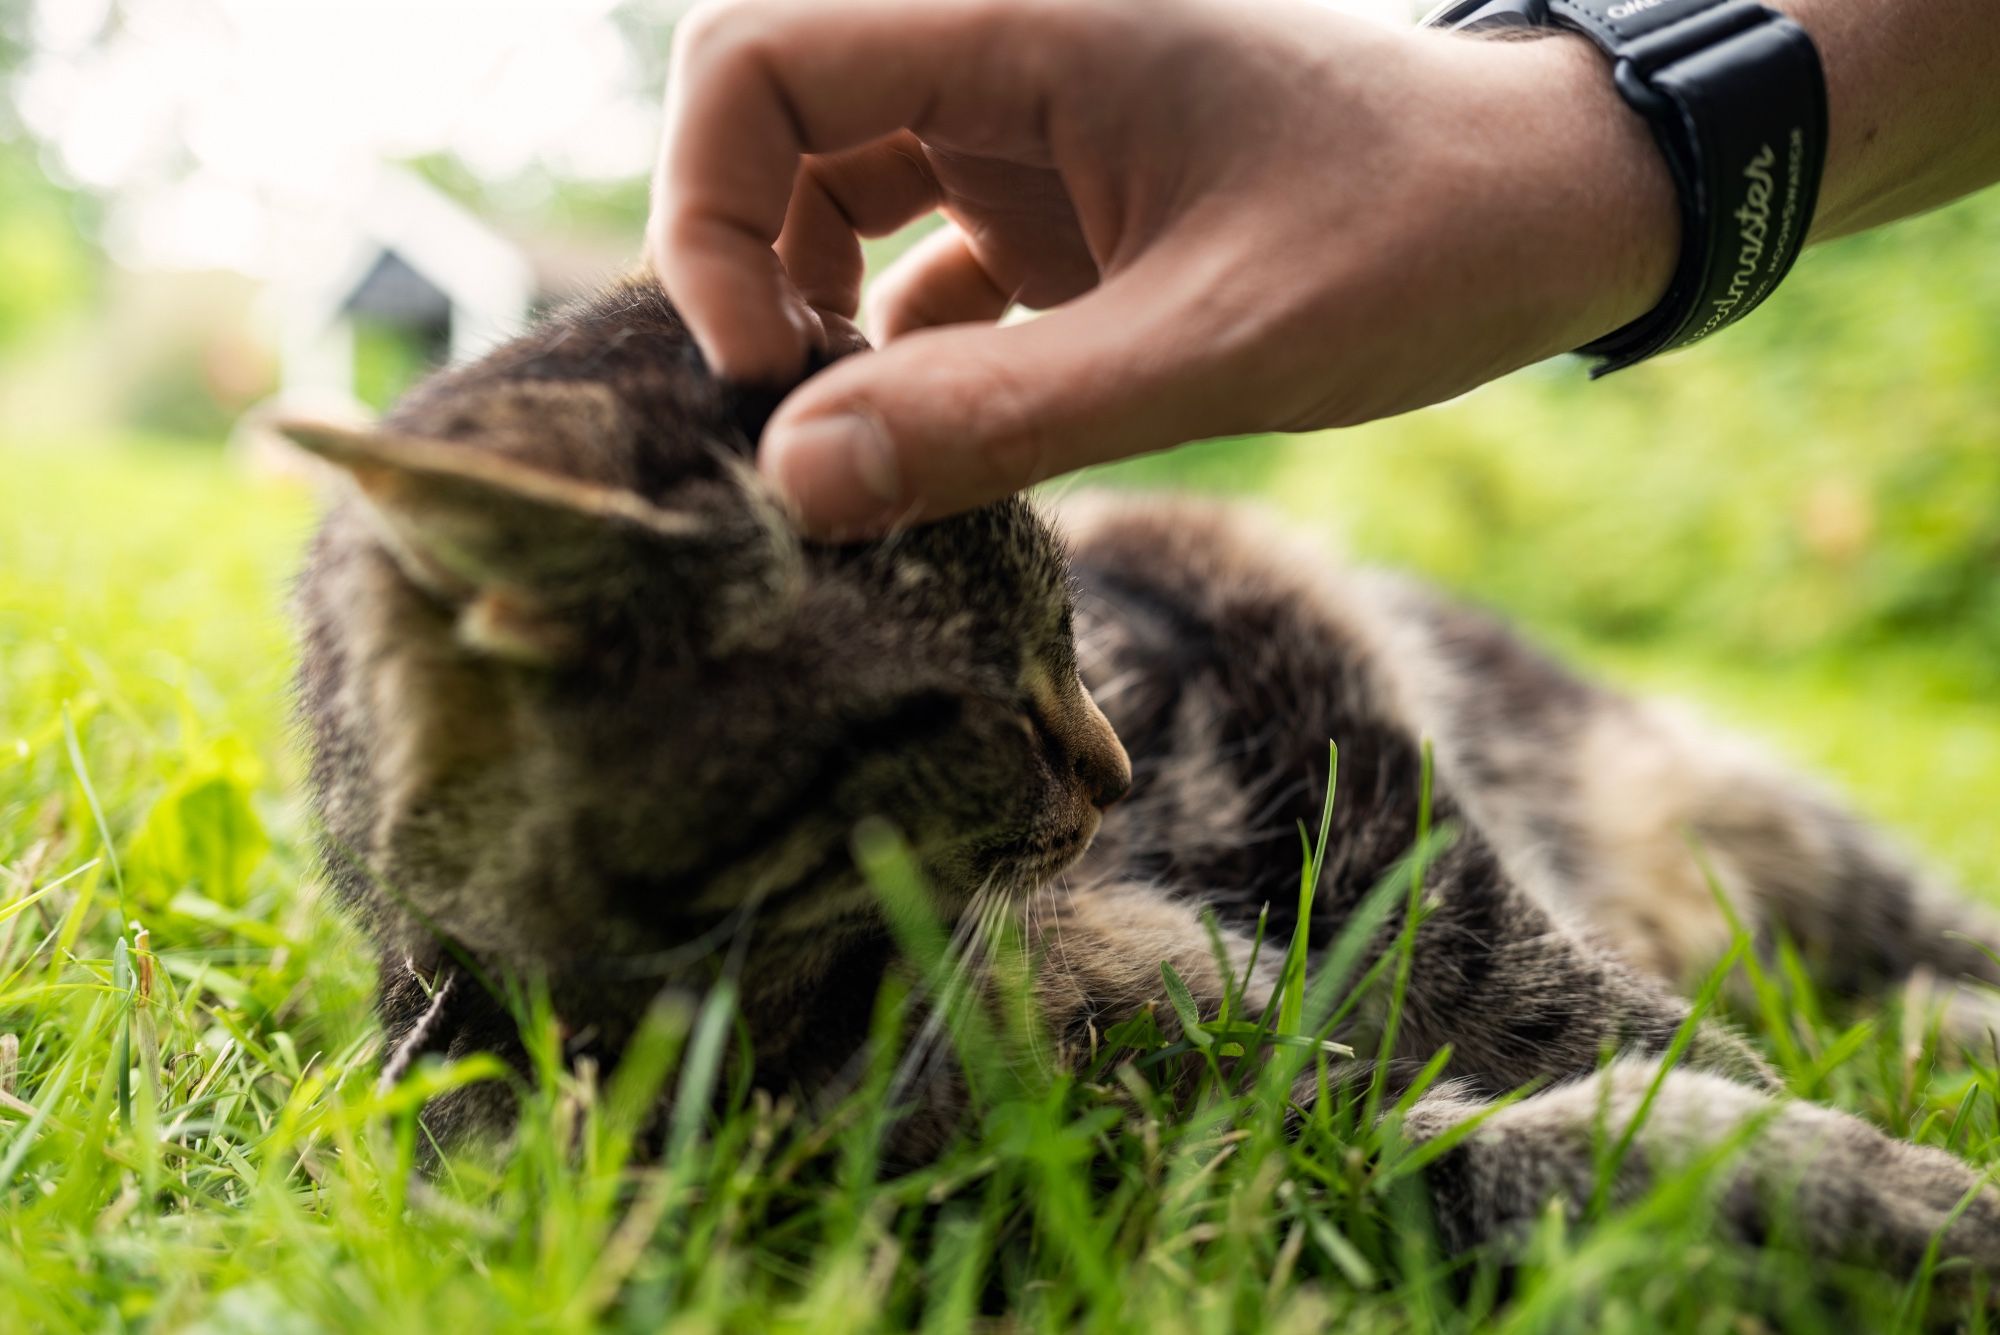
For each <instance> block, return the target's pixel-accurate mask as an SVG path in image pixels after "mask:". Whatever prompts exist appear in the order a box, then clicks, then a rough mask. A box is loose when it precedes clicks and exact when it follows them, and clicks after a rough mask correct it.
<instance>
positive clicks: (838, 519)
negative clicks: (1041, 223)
mask: <svg viewBox="0 0 2000 1335" xmlns="http://www.w3.org/2000/svg"><path fill="white" fill-rule="evenodd" d="M1134 276H1135V277H1137V276H1138V275H1137V274H1136V273H1135V275H1134ZM1146 289H1147V285H1146V284H1144V283H1136V284H1131V285H1125V284H1118V285H1113V286H1108V287H1105V288H1100V289H1098V290H1097V291H1096V292H1093V293H1092V294H1090V295H1088V296H1086V297H1084V298H1082V299H1080V300H1078V301H1076V302H1074V303H1072V304H1070V305H1068V306H1064V307H1062V308H1060V309H1058V310H1056V311H1053V312H1051V313H1050V314H1048V315H1046V316H1043V317H1041V318H1039V319H1036V320H1032V321H1029V322H1027V323H1025V324H1021V325H1016V326H1012V327H1005V328H1001V327H993V326H981V327H971V328H949V329H926V330H921V331H919V332H917V333H914V334H911V335H909V336H908V337H905V338H903V339H901V340H899V341H897V342H895V343H893V344H891V345H889V346H888V347H886V348H884V349H882V350H881V351H879V352H875V353H871V354H868V355H867V356H863V357H857V358H853V359H850V360H848V361H845V362H841V363H839V364H837V365H835V366H833V367H831V368H829V369H828V370H826V371H824V372H822V373H821V374H820V375H818V376H816V377H814V378H813V379H812V380H810V381H808V382H807V383H806V384H805V385H803V386H802V387H801V388H800V389H799V390H798V391H797V392H796V393H794V394H793V395H792V397H791V398H790V399H788V400H786V402H785V404H784V406H783V407H781V408H780V409H779V411H778V414H777V416H776V417H775V418H773V419H772V422H771V425H770V426H769V427H768V428H767V429H766V431H765V434H764V440H763V444H762V447H761V449H760V451H759V455H758V466H759V468H760V469H761V470H762V471H763V473H764V475H765V476H766V477H767V478H769V479H771V480H772V482H773V483H774V484H775V485H776V486H777V487H778V489H779V490H780V491H782V492H783V493H784V494H785V495H786V496H787V497H789V498H790V500H791V502H792V504H793V507H794V509H795V511H796V513H797V515H798V518H799V522H800V525H801V527H802V528H804V529H805V530H806V531H807V532H808V533H811V534H813V535H815V536H819V537H823V538H828V539H833V540H849V539H856V538H861V537H866V536H871V535H874V534H877V533H879V532H881V531H883V530H884V529H886V528H889V527H892V526H894V525H896V524H899V523H904V522H916V521H919V520H923V519H929V518H935V517H937V516H940V515H945V514H951V513H954V512H956V511H959V510H964V509H969V508H971V507H973V506H976V505H981V504H984V503H986V502H988V501H993V500H997V499H999V498H1000V497H1003V496H1007V495H1010V494H1012V493H1014V492H1016V491H1019V490H1020V489H1021V488H1023V487H1026V486H1029V485H1031V484H1033V483H1035V482H1039V481H1041V480H1043V479H1045V478H1049V477H1053V476H1055V475H1057V474H1059V473H1066V472H1069V471H1071V470H1072V469H1076V468H1080V467H1083V466H1084V465H1086V464H1091V463H1097V462H1100V461H1103V460H1106V459H1112V458H1118V457H1123V456H1125V455H1130V454H1137V453H1141V452H1143V451H1146V450H1151V449H1159V448H1164V447H1166V446H1168V445H1172V444H1177V443H1179V442H1180V441H1183V440H1190V439H1194V438H1196V437H1199V436H1205V435H1212V434H1217V433H1218V432H1219V430H1220V429H1221V428H1220V425H1219V421H1218V419H1217V418H1216V417H1215V415H1214V414H1213V413H1212V412H1211V411H1210V410H1211V408H1212V407H1214V406H1216V404H1217V403H1218V402H1220V403H1226V396H1215V395H1213V394H1212V393H1211V389H1212V387H1211V385H1210V383H1209V382H1210V381H1211V380H1212V379H1213V377H1210V376H1206V375H1205V374H1204V368H1203V367H1202V366H1201V365H1199V364H1197V363H1198V360H1199V358H1200V357H1201V356H1202V355H1203V354H1202V350H1201V348H1200V345H1199V341H1198V340H1192V339H1188V338H1181V339H1176V338H1175V337H1174V329H1175V328H1176V327H1178V328H1181V329H1185V328H1188V327H1189V322H1188V321H1186V320H1181V321H1178V322H1173V321H1170V320H1169V319H1167V318H1165V317H1166V316H1167V315H1168V314H1169V312H1168V311H1167V310H1165V309H1163V308H1160V307H1159V304H1158V303H1157V302H1154V301H1153V300H1152V299H1151V298H1150V297H1148V296H1146V295H1143V294H1144V293H1145V292H1146ZM1134 348H1142V349H1146V350H1147V354H1148V355H1143V356H1140V357H1137V358H1135V356H1134V352H1133V349H1134Z"/></svg>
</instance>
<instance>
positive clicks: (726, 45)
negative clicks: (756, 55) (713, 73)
mask: <svg viewBox="0 0 2000 1335" xmlns="http://www.w3.org/2000/svg"><path fill="white" fill-rule="evenodd" d="M770 11H771V6H770V5H769V4H768V3H766V2H765V0H704V3H702V4H699V5H697V6H695V7H694V8H693V9H691V10H689V11H688V12H687V14H686V15H685V16H684V17H683V18H682V19H681V21H680V22H679V23H677V24H675V25H674V51H675V54H676V56H677V57H678V59H679V60H680V61H681V62H682V63H684V64H685V65H687V66H688V67H690V68H702V67H707V66H712V65H715V64H720V63H723V62H725V61H727V60H729V59H731V58H733V57H740V56H743V55H745V54H748V53H750V52H752V51H754V50H755V48H756V46H757V45H758V43H760V42H761V41H762V40H763V39H764V37H765V36H766V35H767V34H768V33H769V32H770V30H771V24H772V18H773V16H772V14H771V12H770Z"/></svg>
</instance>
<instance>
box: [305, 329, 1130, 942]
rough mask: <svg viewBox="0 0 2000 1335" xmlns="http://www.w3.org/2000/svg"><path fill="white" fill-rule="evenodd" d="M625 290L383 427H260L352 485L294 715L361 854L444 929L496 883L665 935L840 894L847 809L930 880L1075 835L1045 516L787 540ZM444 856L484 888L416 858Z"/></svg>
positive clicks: (1094, 775)
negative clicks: (350, 760) (364, 825)
mask: <svg viewBox="0 0 2000 1335" xmlns="http://www.w3.org/2000/svg"><path fill="white" fill-rule="evenodd" d="M621 315H626V313H624V312H621V311H619V310H617V309H608V308H606V307H604V306H603V305H602V304H600V306H599V307H598V308H593V309H590V310H586V311H584V312H582V313H581V314H579V315H573V316H570V317H567V320H566V322H559V323H558V326H557V329H558V330H559V334H558V335H557V336H554V337H552V336H551V334H550V332H549V331H548V330H546V329H545V330H544V331H543V332H542V333H541V334H540V335H538V336H536V338H535V339H534V340H532V341H531V343H530V344H529V345H527V346H526V349H525V351H524V349H523V347H522V346H519V345H517V346H516V347H514V348H512V349H509V350H503V352H501V353H500V354H496V356H495V357H494V358H493V359H490V360H489V361H488V362H486V363H483V364H477V365H475V366H474V367H472V368H470V369H469V370H466V371H461V372H457V373H454V374H453V375H451V376H449V377H446V378H444V379H442V380H440V381H438V382H435V383H434V384H432V385H431V386H430V387H428V388H427V389H425V390H423V391H420V392H419V393H418V394H417V395H416V396H414V397H413V398H412V399H411V400H409V401H408V402H407V404H406V405H405V407H404V408H403V409H402V410H400V411H399V412H398V413H396V414H394V415H392V416H391V417H390V418H389V419H388V425H387V426H386V427H385V428H383V429H379V430H370V431H356V430H340V429H336V428H331V427H325V426H314V425H310V424H302V423H293V424H291V425H290V426H289V427H288V431H289V434H291V435H292V436H293V438H294V439H296V440H298V441H299V442H300V443H301V444H303V445H305V446H306V447H307V448H309V449H311V450H312V451H314V452H315V453H317V454H318V455H320V456H321V457H322V458H324V459H327V460H329V461H331V462H332V463H334V464H336V465H337V466H339V467H340V468H341V469H343V470H344V471H345V472H346V473H347V474H348V476H349V477H350V478H351V479H352V482H353V484H354V485H353V488H352V490H353V498H352V499H351V500H350V501H349V502H348V503H347V504H346V505H345V506H343V507H342V510H341V511H340V512H338V513H337V514H336V515H335V516H334V518H333V519H332V520H331V521H330V523H329V527H328V530H327V535H326V536H325V537H324V538H323V539H322V544H321V550H320V553H319V555H318V557H317V558H316V560H315V563H314V566H313V568H312V569H310V570H309V571H308V574H307V579H306V583H307V588H306V594H307V596H308V600H309V602H312V603H315V604H316V605H317V609H318V610H317V611H316V612H315V613H314V615H315V616H316V617H317V618H318V619H319V620H320V621H321V622H323V623H325V627H324V630H323V632H322V633H321V638H322V639H324V640H325V643H324V644H323V645H322V646H321V648H320V649H319V650H318V651H317V652H320V653H322V654H325V655H334V654H338V655H339V656H340V658H341V663H342V666H341V667H340V669H339V674H340V676H341V678H342V681H341V683H339V685H338V688H334V687H329V688H328V689H326V690H324V691H322V692H321V693H320V698H319V699H318V702H317V703H315V696H314V692H313V690H312V680H311V679H312V676H313V673H314V672H315V670H316V667H315V664H314V662H313V661H312V660H313V657H314V654H315V652H316V651H315V648H314V643H313V637H311V636H309V639H308V648H307V658H308V662H307V665H306V674H307V686H308V713H309V714H320V715H324V716H328V717H318V718H315V719H313V722H314V723H315V725H316V727H317V729H318V731H319V734H320V742H321V746H322V748H325V747H326V746H328V745H333V746H336V747H339V748H341V749H343V750H344V751H345V750H353V751H357V752H359V753H364V754H365V761H364V762H359V763H361V764H362V765H363V768H365V769H366V770H367V773H366V774H363V775H357V774H354V773H352V772H350V773H349V774H348V775H347V776H346V777H343V776H342V774H341V773H340V772H338V771H337V770H334V769H325V770H323V771H322V773H323V776H324V775H331V778H330V779H329V778H327V777H323V778H322V781H321V787H322V789H325V788H327V787H328V786H329V784H331V785H333V786H336V787H337V786H338V785H340V784H342V783H357V782H358V783H363V784H366V785H367V786H368V787H369V788H370V790H371V791H370V793H369V794H368V799H369V800H367V801H365V802H361V803H358V804H355V803H350V804H347V805H349V806H355V807H356V808H357V809H365V810H367V811H368V812H369V813H370V821H371V829H370V830H369V831H366V832H362V833H361V834H360V835H357V836H356V837H361V838H364V839H365V840H366V841H367V842H369V843H370V844H371V846H372V847H373V849H374V852H373V854H372V857H373V860H374V861H376V862H377V863H378V864H379V865H377V866H376V867H375V868H374V871H375V872H377V873H378V874H381V875H384V876H388V877H392V878H397V877H400V878H401V879H404V880H406V881H416V882H419V883H420V884H418V885H414V886H410V887H408V889H409V890H410V891H411V892H413V893H416V894H418V895H420V896H422V897H423V899H424V900H425V902H424V904H423V905H422V907H423V908H424V910H425V912H426V914H427V916H431V917H433V918H436V919H440V920H441V922H440V925H441V926H443V927H444V928H445V929H446V930H448V931H452V932H454V933H456V934H460V935H465V936H469V937H471V938H475V940H474V941H473V944H494V945H502V944H507V942H506V941H505V940H502V939H496V940H493V941H487V942H481V941H479V940H477V939H476V938H480V937H486V936H493V935H495V934H497V935H498V937H500V938H506V937H510V936H512V935H513V931H514V928H510V927H509V926H506V925H504V924H503V923H502V922H500V921H498V919H501V918H505V917H506V915H507V914H509V913H513V914H514V916H513V918H512V919H511V920H510V921H511V922H513V923H514V924H515V925H516V926H517V927H519V926H521V925H522V924H532V923H534V922H536V921H543V922H545V923H553V922H556V921H559V920H564V919H567V918H570V917H574V916H575V915H598V916H599V917H601V918H602V919H604V920H606V921H609V922H616V923H620V924H623V925H624V927H626V928H628V929H631V930H628V931H627V932H625V933H624V934H623V936H622V937H621V938H620V939H621V940H631V941H633V942H635V943H645V942H650V941H653V940H654V939H655V938H656V937H657V938H658V943H661V944H664V943H665V941H666V940H667V939H668V938H671V937H672V936H673V935H674V934H675V932H676V931H678V930H682V929H683V928H685V927H686V926H687V925H688V924H689V923H692V922H695V921H698V920H700V919H703V918H704V917H713V916H715V915H718V914H723V913H729V912H733V911H735V910H736V909H738V908H740V907H741V906H743V905H744V904H746V903H751V902H755V903H756V904H758V905H759V909H758V912H759V914H760V917H763V918H766V919H767V920H768V919H773V918H782V920H783V921H785V922H786V923H788V924H789V925H791V926H793V927H800V926H806V925H810V924H811V923H813V922H816V921H831V920H834V919H838V918H841V917H845V916H849V915H852V914H854V913H855V912H857V911H859V910H861V908H862V906H863V904H864V902H867V901H869V900H870V899H871V898H872V892H871V891H870V890H868V889H867V887H865V886H864V885H862V884H861V882H860V878H859V877H858V875H857V874H856V873H855V870H854V868H853V864H852V860H851V852H850V840H851V836H852V832H853V830H854V828H855V826H856V824H857V822H859V821H861V820H862V819H863V818H865V817H871V816H872V817H879V818H882V819H884V820H886V821H888V822H889V823H890V824H892V825H893V826H895V827H896V828H898V829H899V830H901V831H902V832H903V833H904V834H905V836H906V837H907V838H908V839H909V841H910V842H911V844H912V846H913V847H914V849H915V850H916V852H917V853H918V855H919V858H920V861H921V864H922V867H923V870H924V871H925V872H926V874H927V877H928V879H929V881H930V883H931V884H932V886H933V887H934V888H935V889H936V890H937V891H938V892H939V893H940V894H941V895H942V896H943V897H944V900H945V906H946V907H947V908H950V907H955V906H956V905H958V904H961V903H963V902H964V900H965V899H966V898H967V897H969V896H970V895H971V894H973V893H974V892H975V891H977V890H979V889H980V888H982V887H984V886H988V885H997V886H1001V887H1008V888H1012V887H1027V886H1029V885H1033V884H1037V883H1039V882H1041V881H1042V880H1045V879H1046V878H1047V877H1048V876H1050V875H1052V874H1054V873H1055V872H1057V871H1059V870H1060V869H1061V868H1062V867H1064V866H1065V865H1067V864H1068V863H1069V862H1071V861H1072V860H1074V859H1075V858H1076V857H1077V856H1078V855H1079V854H1080V853H1081V852H1082V851H1083V848H1084V847H1085V845H1086V844H1087V843H1088V841H1089V840H1090V838H1091V836H1092V835H1093V834H1094V832H1095V831H1096V829H1097V825H1098V813H1099V810H1100V809H1101V808H1102V807H1103V806H1105V805H1107V804H1109V803H1110V802H1112V801H1115V800H1116V799H1117V798H1118V797H1119V796H1121V795H1122V794H1123V792H1124V790H1125V788H1126V787H1127V785H1128V783H1129V777H1130V772H1129V768H1128V765H1127V762H1126V758H1125V754H1124V751H1123V749H1122V748H1121V747H1120V745H1119V743H1118V741H1117V739H1116V738H1115V736H1114V735H1113V734H1112V732H1111V729H1110V726H1109V725H1108V724H1107V723H1106V722H1105V720H1104V717H1103V715H1102V714H1101V713H1100V712H1099V711H1098V709H1097V708H1096V706H1095V705H1094V704H1093V703H1092V701H1091V700H1090V698H1089V696H1088V695H1087V694H1086V693H1085V691H1084V689H1083V687H1082V685H1081V683H1080V681H1079V679H1078V675H1077V666H1076V658H1075V643H1074V638H1073V634H1072V629H1071V621H1070V593H1069V589H1068V585H1067V574H1066V567H1065V562H1064V557H1063V552H1062V549H1061V546H1060V543H1059V541H1058V539H1057V537H1056V536H1055V535H1054V534H1053V533H1052V532H1051V530H1050V529H1049V528H1048V526H1047V525H1046V524H1045V523H1044V522H1043V520H1042V519H1041V518H1040V517H1039V516H1038V515H1037V514H1036V513H1035V511H1034V510H1033V509H1032V508H1031V507H1030V506H1029V505H1028V504H1027V503H1026V502H1023V501H1020V500H1013V501H1008V502H1005V503H1002V504H999V505H994V506H989V507H987V508H985V509H981V510H977V511H974V512H972V513H970V514H965V515H961V516H958V517H955V518H951V519H947V520H944V521H941V522H938V523H933V524H929V525H925V526H922V527H918V528H914V529H910V530H907V531H904V532H900V533H897V534H895V535H894V536H892V537H889V538H886V539H883V540H881V541H878V542H873V543H866V544H859V545H852V546H822V545H816V544H810V543H805V542H802V541H801V540H800V539H799V538H798V536H797V535H796V534H795V532H794V530H793V528H792V526H791V524H790V523H789V522H788V520H787V518H786V516H785V514H784V512H783V510H782V509H781V507H780V506H779V505H778V504H777V502H776V500H775V498H774V497H773V496H772V495H771V493H770V492H769V491H768V490H767V489H766V487H765V485H764V484H763V483H762V481H761V480H760V479H759V478H758V476H757V474H756V473H755V471H754V469H753V468H752V467H751V466H750V463H749V459H748V453H749V445H748V443H747V441H748V432H747V431H746V430H745V429H744V424H743V423H742V421H741V417H742V413H741V411H740V409H738V408H735V407H732V405H731V403H730V401H729V400H728V399H727V397H726V396H724V395H721V394H719V393H718V392H717V390H716V388H715V387H714V386H713V385H712V384H711V383H709V382H708V381H707V378H706V376H705V375H703V374H702V373H701V372H700V370H699V367H698V364H695V363H693V362H691V360H690V359H689V357H688V356H687V350H686V345H685V336H684V335H683V334H682V333H681V332H680V330H679V326H678V322H677V321H673V320H672V319H671V318H662V319H659V320H655V321H653V322H651V323H646V322H639V323H638V324H637V325H635V324H634V322H633V321H632V320H631V319H630V318H629V316H627V318H621ZM751 429H752V430H754V426H752V428H751ZM318 670H320V671H322V672H330V671H332V669H331V668H330V667H328V666H327V665H320V666H319V668H318ZM358 714H366V715H367V717H357V715H358ZM329 725H330V726H329ZM357 739H366V740H363V741H360V742H359V743H358V744H357ZM350 771H351V766H350ZM341 798H342V794H340V793H338V792H334V793H330V794H327V793H323V800H325V802H326V805H327V806H328V808H329V809H330V810H339V809H342V807H343V803H342V801H341ZM340 833H341V832H339V831H336V834H340ZM412 850H414V851H412ZM496 850H498V851H497V852H496ZM453 878H457V879H458V880H460V881H463V882H467V883H470V882H474V881H477V882H481V883H482V884H481V886H480V887H478V888H475V889H467V888H466V886H464V885H461V886H459V887H457V888H456V889H454V888H453V887H451V886H448V885H444V884H437V885H426V884H421V883H423V882H428V881H434V880H435V881H439V882H443V881H449V880H452V879H453ZM510 878H512V881H513V883H512V884H511V885H508V884H506V883H507V882H508V881H509V879H510ZM503 885H504V886H505V888H504V889H501V888H500V887H501V886H503ZM496 892H497V893H498V895H499V896H500V897H501V898H503V899H505V898H518V897H520V896H522V895H537V896H541V897H543V898H544V899H545V900H547V899H563V900H566V901H567V903H566V904H564V905H562V906H560V911H552V912H549V913H547V914H543V913H540V912H515V910H517V909H518V908H519V907H520V906H518V905H512V904H506V903H500V904H495V903H493V902H492V901H493V899H494V898H495V895H496ZM538 907H539V908H541V909H550V908H551V907H552V906H551V905H550V904H548V903H544V904H542V905H540V906H538ZM461 917H464V918H466V919H467V921H464V922H461V921H457V919H459V918H461ZM489 918H490V919H494V920H493V921H488V920H487V919H489ZM472 919H480V921H472ZM522 929H523V930H542V929H535V928H526V927H523V928H522ZM547 930H550V931H554V930H555V929H554V928H553V927H548V928H547ZM558 934H559V935H561V934H562V933H558Z"/></svg>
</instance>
